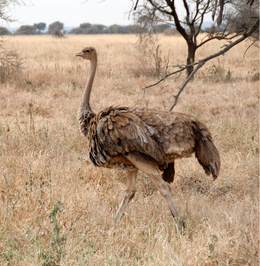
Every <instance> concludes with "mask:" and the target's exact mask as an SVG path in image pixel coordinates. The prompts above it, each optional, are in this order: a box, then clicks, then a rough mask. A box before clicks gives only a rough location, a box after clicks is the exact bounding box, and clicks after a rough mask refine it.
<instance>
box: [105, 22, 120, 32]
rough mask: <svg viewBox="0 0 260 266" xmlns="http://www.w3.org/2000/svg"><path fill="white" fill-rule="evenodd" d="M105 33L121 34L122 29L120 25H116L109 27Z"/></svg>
mask: <svg viewBox="0 0 260 266" xmlns="http://www.w3.org/2000/svg"><path fill="white" fill-rule="evenodd" d="M107 33H109V34H114V33H116V34H118V33H122V27H121V26H120V25H117V24H114V25H111V26H109V27H108V28H107Z"/></svg>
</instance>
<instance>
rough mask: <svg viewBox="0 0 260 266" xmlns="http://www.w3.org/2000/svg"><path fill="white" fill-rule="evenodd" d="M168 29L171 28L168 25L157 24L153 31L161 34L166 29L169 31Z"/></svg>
mask: <svg viewBox="0 0 260 266" xmlns="http://www.w3.org/2000/svg"><path fill="white" fill-rule="evenodd" d="M169 28H171V25H169V24H158V25H156V26H155V27H154V31H155V32H157V33H162V32H164V31H165V30H166V29H169Z"/></svg>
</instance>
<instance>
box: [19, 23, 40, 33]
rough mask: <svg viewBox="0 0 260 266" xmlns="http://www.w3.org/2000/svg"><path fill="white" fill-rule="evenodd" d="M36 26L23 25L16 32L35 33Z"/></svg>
mask: <svg viewBox="0 0 260 266" xmlns="http://www.w3.org/2000/svg"><path fill="white" fill-rule="evenodd" d="M36 29H37V28H36V27H35V26H31V25H22V26H21V27H20V28H19V29H18V30H17V31H16V32H15V34H16V35H35V34H36Z"/></svg>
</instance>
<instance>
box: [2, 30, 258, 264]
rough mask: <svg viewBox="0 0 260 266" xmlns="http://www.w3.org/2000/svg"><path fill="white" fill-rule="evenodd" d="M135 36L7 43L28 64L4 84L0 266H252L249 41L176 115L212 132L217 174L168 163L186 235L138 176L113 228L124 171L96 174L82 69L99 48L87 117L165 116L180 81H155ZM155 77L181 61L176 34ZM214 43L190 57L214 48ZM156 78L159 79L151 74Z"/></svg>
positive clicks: (199, 81) (206, 70)
mask: <svg viewBox="0 0 260 266" xmlns="http://www.w3.org/2000/svg"><path fill="white" fill-rule="evenodd" d="M136 41H137V39H136V37H135V36H132V35H124V36H122V35H113V36H112V35H95V36H88V35H86V36H69V37H66V38H62V39H56V38H53V37H50V36H33V37H30V36H27V37H19V36H16V37H8V38H7V39H6V42H5V45H7V46H9V47H12V48H13V49H16V50H17V51H18V52H19V53H21V55H22V56H23V57H24V65H23V67H24V69H23V73H17V76H12V77H10V78H9V81H7V82H5V83H3V84H0V106H1V108H0V173H1V176H0V180H1V182H0V214H1V216H0V219H1V227H0V264H1V265H19V266H20V265H45V266H46V265H48V266H50V265H184V266H186V265H192V266H193V265H250V266H252V265H258V263H259V180H258V178H259V157H258V154H259V101H258V100H259V51H258V49H257V48H255V47H253V48H251V49H249V51H248V52H247V53H246V55H245V58H243V54H244V52H245V50H246V48H247V46H248V43H246V42H245V43H242V44H240V45H238V46H236V47H235V48H233V49H232V50H230V52H228V53H227V54H225V55H224V56H221V57H219V58H217V59H216V60H212V61H209V62H208V63H207V64H206V65H205V66H204V67H203V68H202V69H201V70H200V72H199V73H198V74H197V76H196V78H195V79H194V80H193V81H192V82H190V83H189V84H188V85H187V87H186V88H185V90H184V91H183V93H182V94H181V97H180V99H179V102H178V104H177V106H176V107H175V108H174V111H178V112H184V113H188V114H192V115H194V116H196V117H197V118H198V119H200V120H201V121H202V122H204V123H205V124H206V125H207V126H208V127H209V129H210V131H211V132H212V135H213V138H214V142H215V144H216V146H217V148H218V150H219V152H220V156H221V171H220V176H219V177H218V179H216V180H215V181H214V182H213V181H212V178H211V177H206V176H205V173H204V171H203V169H202V167H201V166H200V165H199V163H198V162H197V161H196V159H195V158H194V157H192V158H188V159H183V160H178V161H176V176H175V181H174V183H173V184H171V188H172V195H173V198H174V201H175V203H176V205H177V207H178V209H179V211H180V212H181V213H182V214H183V216H184V219H185V223H186V228H185V231H184V232H183V233H180V232H179V231H178V230H177V229H176V224H175V222H174V220H173V219H172V216H171V214H170V211H169V209H168V205H167V203H166V201H165V200H164V199H163V197H162V196H161V195H160V194H159V192H157V190H156V188H155V186H154V185H153V184H152V183H151V182H150V181H149V179H148V177H147V176H145V175H143V174H142V173H141V172H139V173H138V181H139V182H138V183H137V193H136V195H135V198H134V199H133V200H132V201H131V202H130V204H129V205H128V208H127V210H126V212H125V214H124V216H123V217H122V220H121V221H120V222H119V223H118V224H117V226H116V227H112V228H111V224H112V219H113V216H114V215H115V213H116V210H117V208H118V206H119V203H120V201H121V199H122V192H123V189H124V186H125V173H124V172H123V171H121V170H109V169H105V168H104V169H103V168H95V167H94V166H93V165H92V164H91V162H90V160H89V158H88V154H87V147H88V143H87V141H86V139H85V138H84V137H83V136H82V135H81V132H80V131H79V127H78V122H77V118H76V116H77V109H78V107H79V104H80V101H81V95H82V92H83V88H84V85H85V82H86V79H87V75H88V69H89V63H88V62H86V61H83V60H82V59H81V58H75V53H76V52H80V51H81V50H82V49H83V48H84V47H86V46H94V47H96V49H97V51H98V55H99V58H98V61H99V62H98V63H99V65H98V70H97V74H96V78H95V81H94V87H93V92H92V96H91V105H92V108H93V109H94V110H95V111H98V110H100V109H101V108H105V107H108V106H110V105H127V106H139V107H153V108H157V109H162V110H168V109H169V107H170V106H171V104H172V102H173V100H174V98H173V95H174V94H176V92H177V91H178V89H179V88H180V86H181V85H182V83H183V81H184V80H185V74H182V75H181V76H172V77H170V78H168V79H166V80H165V81H164V82H162V83H160V85H158V86H155V87H153V88H150V89H147V90H146V94H145V98H143V91H142V87H144V86H146V85H150V84H152V83H154V82H155V81H157V80H158V77H156V72H155V71H154V66H155V61H154V58H153V57H152V56H151V54H150V55H149V54H146V55H145V54H143V53H142V51H140V49H138V47H137V45H136ZM160 44H161V46H160V51H161V54H159V55H158V57H159V58H158V57H157V60H160V69H159V70H160V71H161V75H162V74H164V73H165V71H168V72H169V71H173V70H175V69H176V68H174V67H173V66H174V65H177V64H183V63H185V61H186V44H185V42H184V41H183V39H182V38H181V37H178V36H161V37H160ZM224 44H225V42H220V41H216V42H210V43H208V45H206V46H205V47H203V48H202V49H201V50H199V51H198V52H197V59H200V58H204V57H206V56H208V55H210V54H212V53H215V52H217V51H219V49H220V47H221V46H222V45H224ZM157 74H158V73H157Z"/></svg>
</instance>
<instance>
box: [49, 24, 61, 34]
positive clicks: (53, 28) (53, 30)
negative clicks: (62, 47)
mask: <svg viewBox="0 0 260 266" xmlns="http://www.w3.org/2000/svg"><path fill="white" fill-rule="evenodd" d="M63 25H64V23H61V22H59V21H55V22H53V23H52V24H50V25H49V28H48V33H49V34H53V35H56V34H57V33H61V31H62V30H63Z"/></svg>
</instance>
